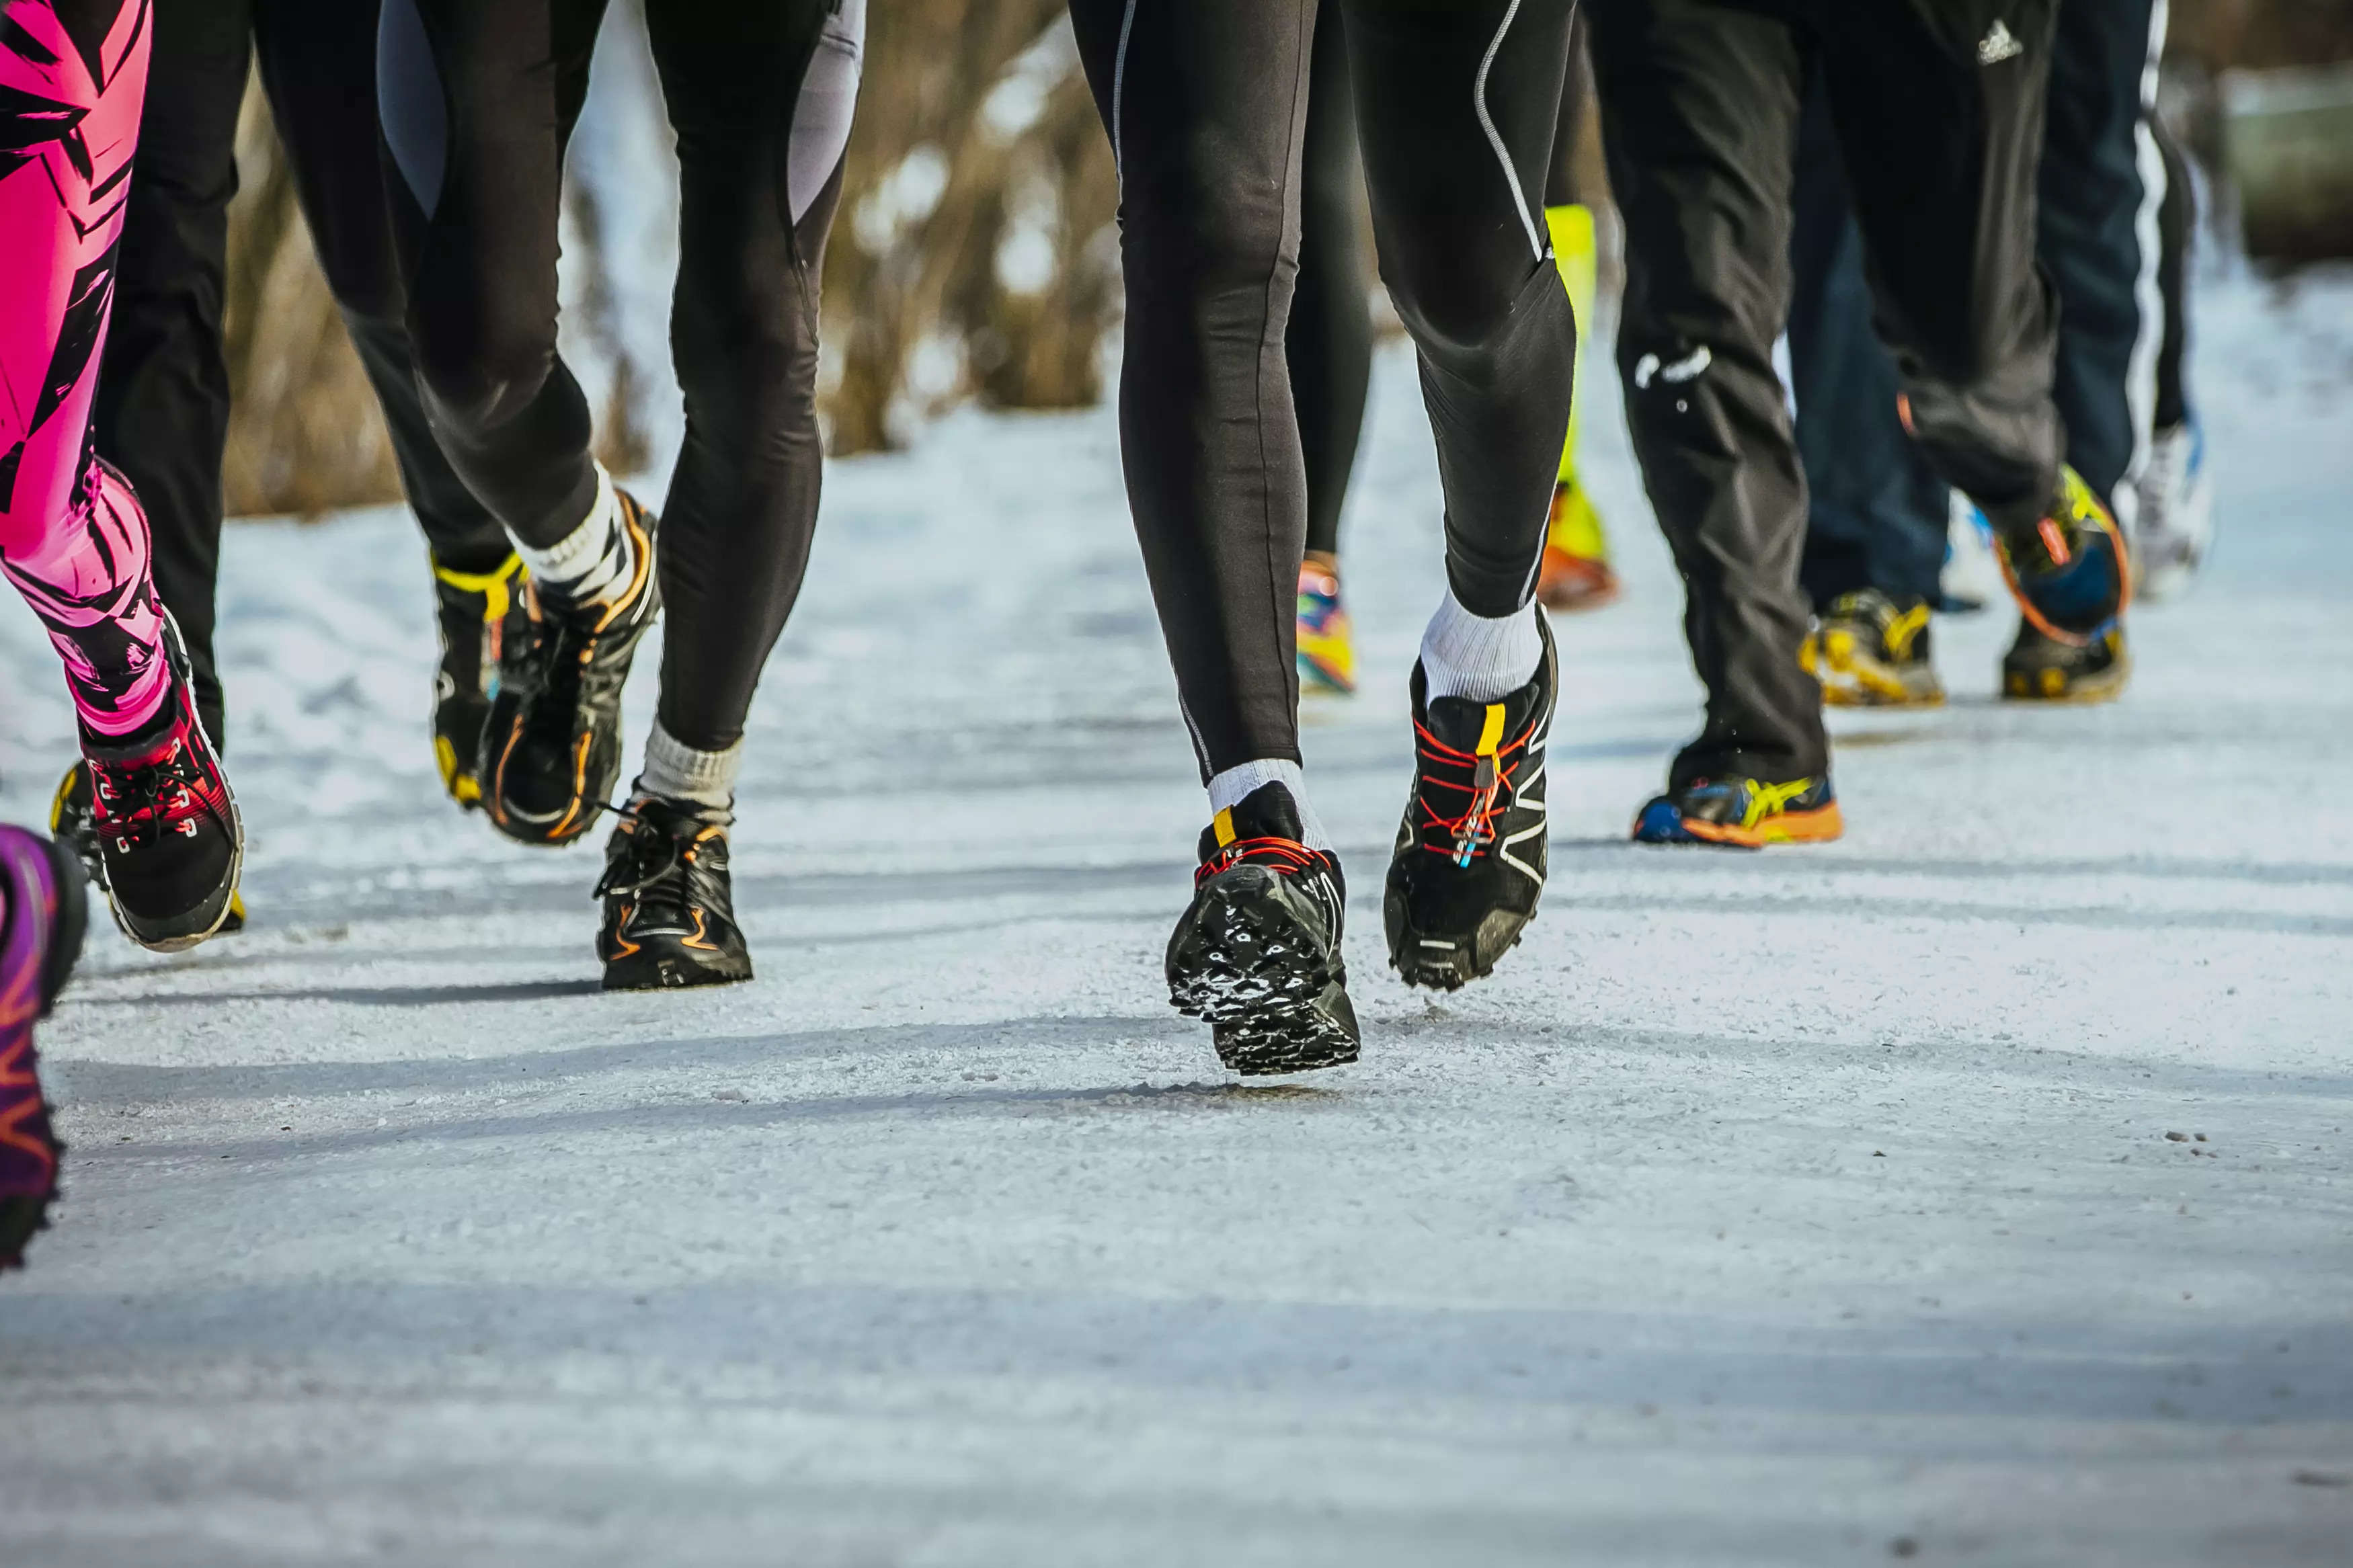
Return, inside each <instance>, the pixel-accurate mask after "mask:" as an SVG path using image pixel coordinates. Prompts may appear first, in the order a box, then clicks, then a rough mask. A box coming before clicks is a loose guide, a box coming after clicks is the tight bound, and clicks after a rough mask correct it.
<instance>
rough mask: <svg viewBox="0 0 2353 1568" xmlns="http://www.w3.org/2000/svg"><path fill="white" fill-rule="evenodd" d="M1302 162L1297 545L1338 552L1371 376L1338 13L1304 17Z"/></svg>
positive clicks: (1579, 73) (1552, 182)
mask: <svg viewBox="0 0 2353 1568" xmlns="http://www.w3.org/2000/svg"><path fill="white" fill-rule="evenodd" d="M1583 35H1584V27H1583V26H1582V24H1581V23H1580V24H1579V25H1577V27H1576V32H1575V37H1576V38H1577V40H1579V41H1578V42H1577V43H1574V44H1572V47H1571V58H1570V62H1569V68H1568V73H1567V79H1565V80H1564V82H1563V84H1562V90H1561V95H1560V120H1559V126H1558V129H1557V130H1556V132H1554V135H1553V155H1552V172H1551V173H1550V174H1548V175H1547V176H1546V181H1545V205H1546V206H1547V207H1556V206H1566V205H1569V204H1571V203H1573V202H1576V201H1578V200H1580V199H1581V198H1580V196H1579V195H1578V194H1577V189H1576V176H1575V171H1574V170H1573V169H1572V167H1571V165H1570V158H1569V153H1570V148H1571V145H1572V143H1573V142H1575V140H1576V135H1577V121H1578V119H1579V117H1580V116H1582V115H1583V113H1584V105H1585V100H1586V79H1585V64H1584V58H1583V54H1584V51H1583V45H1582V42H1581V40H1582V37H1583ZM1308 84H1309V85H1308V89H1307V143H1306V155H1305V158H1304V161H1303V163H1302V165H1301V169H1300V203H1299V288H1298V291H1297V293H1296V294H1294V295H1293V299H1292V301H1291V328H1290V331H1289V334H1288V336H1287V337H1286V339H1285V347H1284V357H1285V358H1286V359H1287V360H1288V362H1289V363H1290V365H1291V394H1292V401H1293V403H1294V404H1295V405H1297V406H1298V409H1299V442H1300V446H1301V447H1303V449H1304V451H1305V454H1306V458H1307V548H1308V549H1309V550H1311V551H1314V552H1318V553H1321V554H1324V555H1337V554H1338V553H1339V552H1340V510H1341V508H1342V506H1343V505H1344V504H1345V502H1346V500H1347V499H1348V479H1349V476H1350V475H1351V474H1352V473H1354V472H1355V470H1356V444H1357V440H1358V438H1359V437H1361V436H1362V435H1363V433H1364V424H1365V401H1366V386H1367V385H1368V384H1369V383H1370V381H1371V378H1372V368H1373V313H1372V309H1371V306H1370V305H1369V303H1368V302H1367V301H1366V294H1365V287H1366V267H1365V247H1364V242H1363V238H1362V231H1361V230H1360V228H1359V226H1358V224H1357V217H1356V203H1357V198H1358V193H1359V191H1360V190H1361V189H1362V188H1363V186H1362V179H1363V174H1362V170H1361V169H1360V168H1359V166H1358V163H1357V158H1356V93H1355V91H1354V90H1353V89H1352V88H1351V87H1350V85H1349V82H1348V43H1347V37H1346V35H1345V33H1344V31H1343V30H1342V23H1341V20H1340V6H1339V5H1337V4H1335V3H1331V0H1327V3H1326V4H1325V5H1324V6H1323V7H1322V8H1321V9H1320V10H1319V11H1317V13H1316V15H1315V43H1314V61H1313V63H1312V64H1311V65H1310V67H1309V68H1308Z"/></svg>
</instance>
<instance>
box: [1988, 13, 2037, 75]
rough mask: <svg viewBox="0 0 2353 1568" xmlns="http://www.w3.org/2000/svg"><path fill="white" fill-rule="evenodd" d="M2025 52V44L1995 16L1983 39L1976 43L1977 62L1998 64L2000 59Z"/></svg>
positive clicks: (1990, 64) (1991, 64) (1989, 64)
mask: <svg viewBox="0 0 2353 1568" xmlns="http://www.w3.org/2000/svg"><path fill="white" fill-rule="evenodd" d="M2025 52H2026V46H2025V45H2024V44H2021V43H2020V42H2019V41H2018V38H2017V37H2016V35H2014V34H2012V33H2011V32H2010V28H2009V26H2007V25H2006V24H2005V23H2003V22H2002V21H2000V19H1999V18H1997V19H1996V20H1995V22H1994V25H1993V26H1992V28H1991V29H1990V30H1989V31H1988V32H1987V34H1986V36H1985V41H1984V42H1982V43H1980V44H1979V45H1978V64H1979V65H1981V66H1998V65H2000V63H2001V62H2002V61H2004V60H2006V59H2009V58H2011V57H2013V56H2016V55H2022V54H2024V53H2025Z"/></svg>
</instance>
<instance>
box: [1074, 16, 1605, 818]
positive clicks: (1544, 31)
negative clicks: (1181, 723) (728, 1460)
mask: <svg viewBox="0 0 2353 1568" xmlns="http://www.w3.org/2000/svg"><path fill="white" fill-rule="evenodd" d="M1341 8H1342V12H1343V16H1344V19H1345V30H1346V35H1347V45H1348V58H1349V63H1350V75H1351V78H1352V80H1353V83H1354V87H1355V90H1356V103H1357V105H1358V116H1357V133H1358V142H1359V143H1360V146H1361V148H1362V151H1363V156H1364V163H1365V177H1366V185H1367V187H1368V188H1369V190H1370V192H1371V195H1372V206H1373V228H1374V237H1375V241H1376V244H1377V249H1378V254H1379V258H1380V267H1381V276H1382V278H1383V279H1384V280H1385V281H1386V282H1387V283H1388V289H1389V297H1390V299H1391V300H1393V301H1394V302H1395V303H1396V305H1397V308H1398V315H1399V316H1401V317H1402V318H1403V319H1404V321H1405V323H1406V326H1407V329H1408V331H1410V332H1411V333H1412V335H1413V338H1414V342H1415V344H1416V346H1417V347H1418V348H1419V351H1420V358H1421V371H1422V391H1423V399H1424V402H1425V403H1426V405H1428V407H1429V411H1430V422H1431V425H1432V426H1433V427H1434V428H1435V431H1436V434H1437V437H1438V450H1439V468H1440V477H1441V479H1442V481H1443V483H1444V487H1445V493H1446V513H1447V515H1446V541H1447V575H1448V578H1449V580H1450V582H1451V584H1452V586H1453V589H1454V592H1455V594H1456V595H1457V596H1458V597H1459V598H1461V601H1462V602H1463V604H1464V605H1467V606H1469V607H1470V608H1471V609H1472V611H1474V612H1475V613H1477V614H1481V615H1487V616H1502V615H1506V614H1509V613H1510V612H1511V611H1513V610H1514V609H1515V608H1517V607H1518V606H1519V605H1524V604H1525V603H1526V602H1527V599H1528V596H1529V594H1530V593H1531V592H1532V591H1533V588H1534V585H1535V566H1536V561H1537V558H1538V555H1539V553H1540V552H1541V551H1542V548H1543V543H1544V526H1545V517H1546V510H1547V508H1548V506H1549V504H1550V500H1551V495H1552V483H1553V477H1554V474H1555V472H1556V468H1557V467H1558V464H1559V460H1560V445H1561V439H1562V437H1563V434H1564V433H1565V432H1566V430H1567V426H1568V408H1569V396H1570V378H1571V375H1572V374H1573V368H1572V367H1573V365H1574V363H1575V359H1576V327H1575V324H1574V322H1573V321H1571V319H1570V313H1569V309H1568V300H1567V296H1566V295H1565V294H1564V293H1563V291H1562V289H1561V287H1560V282H1559V278H1558V275H1557V274H1556V272H1555V271H1554V269H1553V266H1552V263H1551V261H1550V259H1549V258H1547V257H1546V253H1545V245H1544V241H1543V233H1544V229H1543V205H1542V204H1543V195H1544V191H1543V185H1544V180H1545V175H1546V169H1547V165H1548V163H1549V158H1550V153H1551V147H1552V138H1553V125H1554V119H1555V116H1556V111H1557V109H1558V105H1559V100H1560V88H1561V77H1562V72H1563V68H1564V66H1565V64H1566V62H1567V52H1568V13H1569V6H1568V4H1567V0H1517V3H1516V4H1514V3H1513V0H1342V5H1341ZM1315 12H1316V6H1315V5H1314V0H1073V3H1072V5H1071V20H1072V21H1073V22H1074V23H1075V24H1076V26H1077V31H1078V39H1079V48H1080V53H1081V56H1082V58H1083V60H1084V62H1085V65H1086V70H1087V78H1088V81H1089V83H1090V84H1091V85H1092V88H1093V90H1094V95H1095V101H1096V105H1097V107H1098V108H1099V109H1100V110H1101V111H1102V113H1103V122H1104V124H1105V126H1106V127H1107V128H1108V130H1109V131H1110V133H1111V137H1112V144H1113V150H1114V152H1115V153H1117V155H1118V158H1119V163H1120V171H1121V200H1120V221H1121V243H1122V257H1123V261H1124V271H1125V275H1126V282H1127V352H1126V363H1125V368H1124V372H1123V374H1122V376H1121V383H1120V423H1121V433H1122V443H1121V444H1122V449H1123V454H1124V459H1125V464H1126V469H1127V488H1128V499H1129V502H1130V505H1131V506H1132V508H1133V510H1134V513H1135V525H1136V532H1137V534H1138V536H1139V538H1140V539H1141V541H1142V542H1143V545H1144V555H1145V569H1146V571H1147V573H1148V574H1150V576H1151V579H1152V588H1153V596H1154V598H1155V601H1156V603H1157V604H1158V606H1159V610H1160V621H1161V626H1162V629H1163V631H1164V632H1165V634H1166V637H1167V639H1168V647H1169V654H1170V658H1171V659H1172V660H1173V661H1174V663H1175V665H1176V684H1177V689H1178V692H1179V694H1180V696H1181V697H1182V699H1183V701H1184V704H1185V711H1186V714H1187V718H1188V719H1189V720H1190V721H1191V724H1192V727H1193V733H1194V738H1195V742H1196V745H1197V748H1198V752H1199V753H1200V757H1201V764H1202V768H1203V770H1204V773H1205V775H1206V774H1207V773H1216V772H1219V771H1221V770H1223V769H1225V768H1229V767H1232V766H1235V765H1237V764H1239V763H1244V762H1249V761H1251V760H1253V759H1259V758H1277V759H1296V758H1297V757H1298V755H1299V749H1298V745H1299V742H1298V717H1297V708H1298V676H1297V671H1296V668H1295V666H1294V662H1293V661H1294V654H1295V647H1294V632H1295V629H1296V621H1295V595H1296V592H1297V576H1298V571H1299V561H1300V555H1301V552H1302V550H1303V545H1304V541H1305V537H1306V511H1307V506H1306V493H1305V492H1306V484H1305V464H1304V459H1303V456H1302V447H1301V440H1300V430H1299V423H1298V419H1297V416H1296V414H1295V411H1294V407H1293V401H1292V387H1291V377H1290V373H1289V369H1288V366H1287V364H1286V363H1285V358H1284V339H1285V334H1286V331H1287V328H1288V325H1289V320H1290V315H1291V307H1292V296H1293V285H1294V281H1295V279H1296V276H1297V271H1298V266H1299V213H1300V202H1301V197H1300V188H1301V166H1302V162H1303V156H1304V150H1305V142H1306V119H1307V111H1308V68H1309V63H1310V60H1311V58H1312V56H1313V49H1312V47H1311V45H1312V38H1313V31H1314V23H1315Z"/></svg>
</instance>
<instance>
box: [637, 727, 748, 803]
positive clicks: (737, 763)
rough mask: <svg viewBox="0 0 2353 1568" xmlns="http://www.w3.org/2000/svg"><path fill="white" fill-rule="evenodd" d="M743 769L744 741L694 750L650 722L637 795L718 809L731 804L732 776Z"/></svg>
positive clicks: (733, 781)
mask: <svg viewBox="0 0 2353 1568" xmlns="http://www.w3.org/2000/svg"><path fill="white" fill-rule="evenodd" d="M743 768H744V742H742V741H740V740H739V741H737V742H735V743H734V744H733V745H732V746H730V747H728V748H727V749H726V750H725V751H723V752H698V751H696V750H695V749H694V748H693V747H692V746H690V745H688V744H687V743H686V742H684V741H681V740H680V739H679V738H678V737H677V736H675V735H673V734H671V733H670V731H668V730H665V729H663V728H662V726H661V721H660V720H659V719H657V720H655V721H654V732H653V733H652V734H650V735H649V736H647V737H646V770H645V772H643V773H639V774H638V782H637V786H636V787H637V790H638V793H639V794H640V795H665V796H667V797H669V798H670V799H671V800H691V801H692V802H694V803H695V804H696V805H707V806H711V807H712V808H713V809H714V810H718V811H733V809H734V806H735V775H736V774H737V773H741V772H742V771H743Z"/></svg>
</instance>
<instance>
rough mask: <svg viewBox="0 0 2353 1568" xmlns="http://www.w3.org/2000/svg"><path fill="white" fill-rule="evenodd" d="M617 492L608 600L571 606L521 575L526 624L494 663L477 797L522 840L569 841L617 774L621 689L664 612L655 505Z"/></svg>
mask: <svg viewBox="0 0 2353 1568" xmlns="http://www.w3.org/2000/svg"><path fill="white" fill-rule="evenodd" d="M615 493H616V494H617V496H618V498H619V500H620V507H621V526H622V527H623V528H624V529H626V530H628V536H629V546H630V554H631V564H632V567H633V571H632V572H631V574H630V577H629V581H628V585H627V586H626V587H624V588H623V589H622V590H621V591H620V592H619V593H618V594H617V595H615V596H614V597H613V598H612V599H610V600H607V601H600V602H596V603H592V604H586V605H571V604H566V603H564V602H562V601H560V600H558V599H557V598H555V597H554V595H551V594H545V593H543V592H541V591H540V585H539V584H537V583H535V582H534V583H528V584H525V586H524V590H523V608H524V617H525V618H524V623H523V626H522V636H521V637H512V638H510V639H509V640H508V642H507V646H506V650H505V657H504V658H502V659H501V661H500V664H499V685H498V690H497V691H496V692H494V693H493V694H492V695H491V716H490V718H489V720H488V721H486V722H485V723H484V724H483V726H482V763H481V780H482V804H483V806H484V808H485V809H486V810H488V812H489V813H490V817H491V826H494V827H496V828H497V829H498V830H499V831H500V832H501V833H503V834H505V835H506V836H507V837H509V838H512V839H514V840H516V841H517V842H519V843H523V844H549V845H560V844H569V843H571V842H572V841H573V840H575V839H576V838H578V837H580V836H581V835H582V834H584V833H586V832H587V831H588V828H589V826H590V825H591V824H592V823H594V822H595V821H596V813H597V811H598V810H599V809H600V808H602V807H603V806H605V805H606V803H607V801H609V800H610V799H611V798H612V795H613V788H614V786H615V785H616V784H619V783H620V779H621V688H622V687H623V686H624V685H626V684H628V679H629V664H630V661H631V660H632V659H633V658H636V656H637V651H638V643H639V642H641V641H643V640H644V638H645V635H646V633H647V632H648V631H649V630H651V629H652V627H653V624H654V620H655V618H656V617H657V616H659V615H660V614H661V573H660V569H659V564H658V563H657V562H656V560H655V555H654V547H655V539H656V534H657V525H656V522H655V520H654V516H653V514H652V513H651V512H649V511H648V510H645V509H644V508H643V507H641V506H639V505H638V503H637V501H636V500H633V499H631V497H630V496H629V493H628V491H626V490H617V491H616V492H615Z"/></svg>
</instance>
